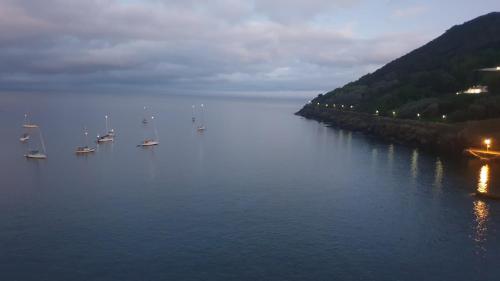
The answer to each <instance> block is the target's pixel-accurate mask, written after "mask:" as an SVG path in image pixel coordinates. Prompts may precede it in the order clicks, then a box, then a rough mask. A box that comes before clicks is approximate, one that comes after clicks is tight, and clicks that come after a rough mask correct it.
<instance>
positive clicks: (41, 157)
mask: <svg viewBox="0 0 500 281" xmlns="http://www.w3.org/2000/svg"><path fill="white" fill-rule="evenodd" d="M24 157H26V158H28V159H46V158H47V155H45V154H25V155H24Z"/></svg>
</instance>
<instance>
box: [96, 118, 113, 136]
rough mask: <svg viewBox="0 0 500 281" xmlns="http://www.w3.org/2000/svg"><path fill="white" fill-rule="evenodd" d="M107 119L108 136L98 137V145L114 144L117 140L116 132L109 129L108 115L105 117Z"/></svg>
mask: <svg viewBox="0 0 500 281" xmlns="http://www.w3.org/2000/svg"><path fill="white" fill-rule="evenodd" d="M104 118H106V132H107V133H106V134H104V135H102V136H99V135H97V143H106V142H112V141H113V140H114V138H115V130H114V129H111V130H110V129H108V128H109V124H108V118H109V117H108V115H106V116H104Z"/></svg>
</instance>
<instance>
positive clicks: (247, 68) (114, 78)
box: [0, 0, 428, 92]
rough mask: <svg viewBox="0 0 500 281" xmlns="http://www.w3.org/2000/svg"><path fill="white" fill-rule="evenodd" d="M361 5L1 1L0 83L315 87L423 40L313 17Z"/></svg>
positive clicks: (318, 0) (236, 0) (230, 0)
mask: <svg viewBox="0 0 500 281" xmlns="http://www.w3.org/2000/svg"><path fill="white" fill-rule="evenodd" d="M359 4H360V1H347V0H338V1H327V0H314V1H284V0H274V1H264V0H254V1H245V0H214V1H210V3H208V2H201V1H194V0H186V1H171V0H170V1H166V0H150V1H132V0H128V1H125V0H46V1H36V0H31V1H30V0H1V1H0V62H1V63H0V90H1V89H4V90H6V89H19V90H21V89H24V88H27V89H29V90H33V89H35V90H39V91H43V90H50V89H55V88H61V87H62V88H64V87H67V88H76V87H78V88H81V89H87V90H92V89H96V88H99V87H105V88H107V87H109V86H110V85H112V86H113V87H117V88H119V87H127V88H128V87H130V86H131V85H134V86H135V87H143V88H154V89H161V88H168V89H171V90H176V91H177V90H178V91H182V90H185V91H204V90H212V91H218V90H221V91H222V90H232V91H253V90H255V91H311V92H317V91H324V90H329V89H331V88H333V87H335V86H339V84H341V83H344V82H347V81H349V80H352V79H354V78H356V77H357V76H359V75H362V74H364V72H365V71H367V70H370V71H371V70H373V69H374V68H376V67H379V66H380V65H382V64H384V63H386V62H388V61H389V60H391V59H393V58H396V57H397V56H398V55H401V54H403V53H404V52H406V51H409V50H411V49H412V48H413V47H415V46H417V45H418V44H420V43H423V42H425V41H426V40H427V39H428V38H425V36H421V35H418V34H408V33H399V34H398V33H396V34H383V35H381V36H379V37H376V38H363V37H361V36H357V35H356V32H355V30H353V29H352V26H351V24H350V23H349V24H342V23H336V24H332V23H330V24H323V25H320V24H317V22H315V19H317V17H318V16H323V17H324V16H325V15H328V14H331V15H336V14H337V12H338V11H339V10H343V9H350V8H352V7H355V6H356V5H359ZM399 14H401V13H399ZM403 38H411V40H403Z"/></svg>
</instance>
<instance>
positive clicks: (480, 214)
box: [473, 200, 490, 251]
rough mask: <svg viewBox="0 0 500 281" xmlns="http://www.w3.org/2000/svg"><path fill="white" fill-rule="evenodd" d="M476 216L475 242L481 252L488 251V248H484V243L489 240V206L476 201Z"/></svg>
mask: <svg viewBox="0 0 500 281" xmlns="http://www.w3.org/2000/svg"><path fill="white" fill-rule="evenodd" d="M473 204H474V215H475V218H476V225H475V228H474V241H476V244H477V247H478V248H479V249H480V250H481V251H486V248H485V247H484V245H483V244H484V242H486V238H487V231H488V227H487V222H488V217H489V214H490V212H489V207H488V204H486V203H485V202H484V201H482V200H476V201H474V203H473Z"/></svg>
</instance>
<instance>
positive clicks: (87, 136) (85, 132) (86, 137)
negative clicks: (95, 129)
mask: <svg viewBox="0 0 500 281" xmlns="http://www.w3.org/2000/svg"><path fill="white" fill-rule="evenodd" d="M83 131H84V135H85V146H89V132H87V128H85V127H83Z"/></svg>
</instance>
